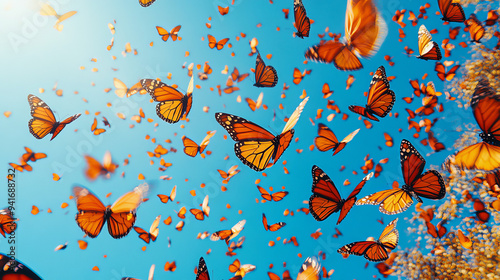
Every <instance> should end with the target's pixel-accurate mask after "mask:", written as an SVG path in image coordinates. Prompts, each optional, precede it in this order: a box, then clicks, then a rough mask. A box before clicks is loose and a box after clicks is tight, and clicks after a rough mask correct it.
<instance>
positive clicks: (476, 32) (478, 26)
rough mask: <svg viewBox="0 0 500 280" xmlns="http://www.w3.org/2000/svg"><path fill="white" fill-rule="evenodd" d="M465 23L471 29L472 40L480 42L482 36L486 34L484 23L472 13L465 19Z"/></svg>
mask: <svg viewBox="0 0 500 280" xmlns="http://www.w3.org/2000/svg"><path fill="white" fill-rule="evenodd" d="M465 25H466V26H467V28H468V29H469V33H470V39H471V41H472V42H476V43H479V41H480V40H481V38H483V36H484V32H485V29H484V26H483V24H482V23H481V22H480V21H479V20H478V19H477V17H476V15H475V14H471V15H470V16H469V18H468V19H467V20H466V21H465Z"/></svg>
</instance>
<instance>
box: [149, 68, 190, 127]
mask: <svg viewBox="0 0 500 280" xmlns="http://www.w3.org/2000/svg"><path fill="white" fill-rule="evenodd" d="M141 84H142V87H143V88H145V89H146V90H147V91H148V92H149V94H150V95H151V97H152V98H153V100H154V101H156V102H159V103H158V104H156V114H157V115H158V117H160V119H162V120H164V121H166V122H168V123H176V122H178V121H179V120H180V119H181V118H182V119H184V118H186V117H187V115H188V114H189V111H191V106H192V104H193V88H194V87H193V77H191V81H190V82H189V86H188V90H187V93H186V95H184V94H182V93H181V92H180V91H178V90H177V89H175V88H173V87H171V86H169V85H167V84H165V83H163V82H160V81H158V80H153V79H142V80H141Z"/></svg>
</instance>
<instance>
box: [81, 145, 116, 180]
mask: <svg viewBox="0 0 500 280" xmlns="http://www.w3.org/2000/svg"><path fill="white" fill-rule="evenodd" d="M85 160H86V161H87V169H86V170H85V176H86V177H87V179H89V180H91V181H93V180H95V179H97V177H99V176H103V177H105V178H107V179H109V178H110V176H111V173H114V172H115V170H116V168H118V164H115V163H113V161H112V159H111V153H110V152H109V151H107V152H106V153H105V154H104V158H103V160H102V164H101V163H100V162H99V161H97V160H96V159H95V158H93V157H91V156H85Z"/></svg>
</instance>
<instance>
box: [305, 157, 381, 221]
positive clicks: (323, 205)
mask: <svg viewBox="0 0 500 280" xmlns="http://www.w3.org/2000/svg"><path fill="white" fill-rule="evenodd" d="M312 176H313V186H312V192H313V194H312V195H311V197H310V198H309V210H310V211H311V214H312V216H313V217H314V219H316V221H324V220H325V219H326V218H328V217H330V215H331V214H333V213H336V212H338V211H340V216H339V219H338V220H337V225H338V224H340V222H342V220H343V219H344V218H345V216H346V215H347V213H349V211H350V210H351V208H352V207H353V206H354V203H355V202H356V195H358V194H359V192H360V191H361V189H362V188H363V186H364V185H365V184H366V182H367V181H368V180H370V178H371V177H372V176H373V172H372V173H370V174H368V175H367V176H366V177H365V178H363V180H362V181H361V182H360V183H359V184H358V185H357V186H356V188H354V190H353V191H352V192H351V194H350V195H349V196H348V197H347V199H342V197H340V193H339V191H338V190H337V187H335V184H334V183H333V181H332V179H330V177H328V175H326V173H325V172H323V170H321V168H319V167H317V166H316V165H313V167H312Z"/></svg>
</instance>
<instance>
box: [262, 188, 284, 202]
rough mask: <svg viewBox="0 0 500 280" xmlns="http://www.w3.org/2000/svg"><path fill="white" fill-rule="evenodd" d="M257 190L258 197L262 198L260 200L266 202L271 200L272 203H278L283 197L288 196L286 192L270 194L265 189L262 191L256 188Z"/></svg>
mask: <svg viewBox="0 0 500 280" xmlns="http://www.w3.org/2000/svg"><path fill="white" fill-rule="evenodd" d="M257 189H259V192H260V196H262V198H263V199H265V200H267V201H271V200H272V201H280V200H282V199H283V198H285V196H287V195H288V192H287V191H280V192H275V193H273V194H270V193H269V192H268V191H267V190H266V189H264V188H263V187H261V186H257Z"/></svg>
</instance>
